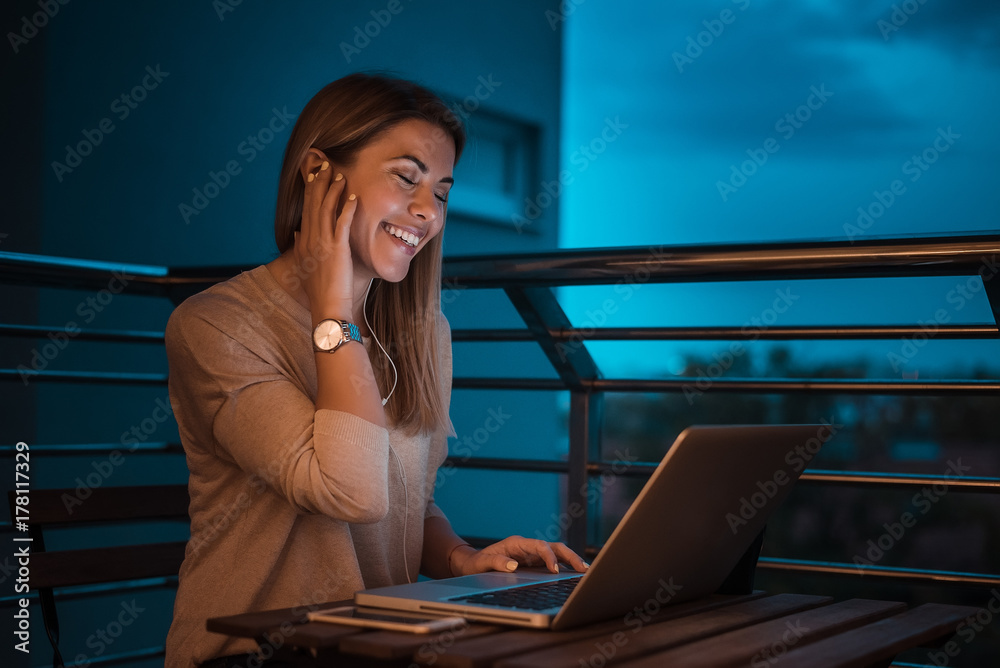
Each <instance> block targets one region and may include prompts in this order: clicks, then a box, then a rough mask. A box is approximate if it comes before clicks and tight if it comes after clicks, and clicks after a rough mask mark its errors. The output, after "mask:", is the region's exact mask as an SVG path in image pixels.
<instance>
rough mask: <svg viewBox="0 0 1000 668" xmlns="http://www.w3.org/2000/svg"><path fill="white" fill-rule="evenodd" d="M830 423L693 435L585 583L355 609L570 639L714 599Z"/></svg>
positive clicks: (510, 587) (653, 481)
mask: <svg viewBox="0 0 1000 668" xmlns="http://www.w3.org/2000/svg"><path fill="white" fill-rule="evenodd" d="M833 431H834V428H833V427H831V425H828V424H808V425H763V426H708V427H697V426H696V427H689V428H687V429H685V430H684V431H683V432H682V433H681V434H680V435H679V436H678V437H677V439H676V440H675V441H674V443H673V445H672V446H671V447H670V449H669V450H668V451H667V453H666V455H665V456H664V457H663V460H662V461H661V462H660V464H659V466H658V467H657V468H656V470H655V471H654V472H653V475H652V476H651V477H650V478H649V480H648V481H647V483H646V485H645V486H644V487H643V489H642V491H641V492H640V493H639V495H638V497H636V499H635V501H634V502H633V503H632V505H631V507H630V508H629V510H628V512H627V513H626V514H625V516H624V517H623V518H622V520H621V522H620V523H619V524H618V526H617V527H616V528H615V530H614V532H613V533H612V534H611V537H610V538H609V539H608V541H607V543H606V544H605V545H604V547H603V549H601V551H600V552H599V553H598V555H597V557H596V558H595V559H594V561H593V563H592V564H591V566H590V569H589V570H588V571H587V572H586V573H585V574H582V575H581V574H579V573H575V572H572V571H564V572H560V573H558V574H554V573H550V572H548V571H545V570H544V569H524V570H521V569H519V570H518V571H515V572H514V573H500V572H490V573H480V574H477V575H465V576H459V577H454V578H446V579H442V580H427V581H422V582H415V583H412V584H406V585H396V586H390V587H380V588H377V589H366V590H364V591H360V592H357V593H356V594H355V595H354V601H355V603H356V604H357V605H359V606H366V607H369V608H382V609H391V610H409V611H419V612H424V613H429V614H432V615H457V616H461V617H465V618H467V619H472V620H477V621H483V622H490V623H495V624H508V625H513V626H526V627H532V628H549V629H553V630H562V629H567V628H572V627H575V626H580V625H583V624H588V623H591V622H597V621H602V620H605V619H611V618H613V617H619V616H622V615H625V614H627V613H629V612H631V611H634V610H635V609H636V608H639V609H640V610H641V609H643V608H644V606H647V605H652V602H653V601H657V605H656V607H657V608H658V607H659V605H666V604H668V603H680V602H682V601H688V600H691V599H695V598H699V597H701V596H706V595H708V594H712V593H714V592H715V591H716V590H717V589H718V588H719V586H720V585H721V584H722V583H723V581H724V580H725V579H726V576H727V575H728V574H729V572H730V571H731V570H732V569H733V567H734V566H735V565H736V564H737V562H738V561H739V560H740V558H741V557H742V556H743V554H744V552H746V550H747V548H748V547H749V546H750V545H751V543H752V542H753V541H754V539H755V538H756V537H757V535H758V534H759V533H760V531H761V529H762V528H763V527H764V524H765V522H766V521H767V518H768V517H769V516H770V515H771V513H772V512H773V511H774V509H775V508H777V507H778V506H779V505H781V503H782V501H783V500H784V499H785V497H786V496H787V495H788V492H789V490H790V489H791V487H792V485H793V484H794V483H795V481H796V480H797V479H798V477H799V474H801V473H802V470H803V469H804V468H805V466H806V464H807V463H808V462H809V460H810V459H811V458H812V457H813V456H815V454H816V452H818V451H819V448H820V447H821V446H822V444H823V443H824V442H825V441H827V440H829V438H830V437H831V436H832V434H833Z"/></svg>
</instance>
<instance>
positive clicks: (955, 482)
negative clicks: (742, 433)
mask: <svg viewBox="0 0 1000 668" xmlns="http://www.w3.org/2000/svg"><path fill="white" fill-rule="evenodd" d="M446 462H447V463H448V464H450V465H451V466H454V467H455V468H465V469H485V470H497V471H524V472H542V473H561V474H565V473H568V472H569V464H568V462H566V461H563V460H556V459H511V458H500V457H449V458H448V459H447V460H446ZM658 465H659V464H657V463H655V462H625V463H623V462H610V461H604V462H591V463H590V464H588V465H587V473H588V474H589V475H591V476H599V475H601V474H603V473H611V474H613V475H616V476H621V477H625V478H648V477H649V476H650V475H652V474H653V471H655V470H656V467H657V466H658ZM799 482H800V483H805V484H808V485H812V484H823V485H844V486H856V487H878V488H889V489H904V490H915V489H922V488H924V487H933V486H934V485H947V487H948V490H949V491H954V492H970V493H981V494H982V493H985V494H1000V478H995V477H985V476H965V475H963V476H961V477H955V476H948V475H922V474H914V473H871V472H865V471H827V470H822V469H806V470H805V471H803V472H802V475H801V476H800V477H799Z"/></svg>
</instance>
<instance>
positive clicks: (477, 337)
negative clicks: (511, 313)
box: [451, 329, 559, 343]
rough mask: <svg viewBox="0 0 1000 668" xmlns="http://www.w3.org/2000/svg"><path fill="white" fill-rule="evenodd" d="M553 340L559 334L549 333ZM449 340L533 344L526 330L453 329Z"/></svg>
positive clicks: (532, 338)
mask: <svg viewBox="0 0 1000 668" xmlns="http://www.w3.org/2000/svg"><path fill="white" fill-rule="evenodd" d="M549 333H550V334H551V335H552V336H553V338H559V333H558V332H554V331H550V332H549ZM451 340H452V341H453V342H455V343H468V342H472V341H496V342H525V341H527V342H534V341H535V337H534V336H532V335H531V332H530V331H528V330H527V329H453V330H451Z"/></svg>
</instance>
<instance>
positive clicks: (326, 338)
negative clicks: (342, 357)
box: [313, 320, 344, 350]
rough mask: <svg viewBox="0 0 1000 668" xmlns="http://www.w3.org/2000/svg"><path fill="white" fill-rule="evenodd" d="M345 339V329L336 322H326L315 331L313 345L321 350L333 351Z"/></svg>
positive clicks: (317, 326) (320, 324)
mask: <svg viewBox="0 0 1000 668" xmlns="http://www.w3.org/2000/svg"><path fill="white" fill-rule="evenodd" d="M343 338H344V328H343V327H341V326H340V323H339V322H337V321H336V320H324V321H323V322H321V323H319V324H318V325H316V329H315V330H313V343H315V344H316V347H317V348H319V349H320V350H333V349H334V348H336V347H337V346H338V345H340V342H341V341H342V340H343Z"/></svg>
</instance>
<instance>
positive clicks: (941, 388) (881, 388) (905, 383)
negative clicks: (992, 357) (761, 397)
mask: <svg viewBox="0 0 1000 668" xmlns="http://www.w3.org/2000/svg"><path fill="white" fill-rule="evenodd" d="M587 385H588V386H589V388H590V389H591V390H592V391H596V392H696V393H700V392H706V393H707V392H744V393H747V394H782V393H788V392H830V393H835V394H888V395H892V394H901V395H930V396H947V395H955V394H966V395H968V394H972V395H981V394H983V395H985V394H993V393H996V392H1000V383H998V382H996V381H992V380H990V381H980V380H967V381H936V382H927V381H912V380H902V381H884V380H867V379H863V378H862V379H839V378H838V379H800V378H795V379H771V380H763V379H759V378H725V379H724V378H715V379H712V378H707V377H702V378H690V377H688V378H676V379H672V380H663V379H656V380H645V379H598V380H593V381H590V382H589V383H587Z"/></svg>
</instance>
